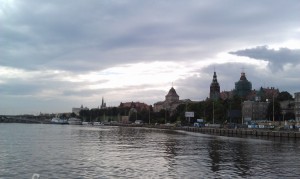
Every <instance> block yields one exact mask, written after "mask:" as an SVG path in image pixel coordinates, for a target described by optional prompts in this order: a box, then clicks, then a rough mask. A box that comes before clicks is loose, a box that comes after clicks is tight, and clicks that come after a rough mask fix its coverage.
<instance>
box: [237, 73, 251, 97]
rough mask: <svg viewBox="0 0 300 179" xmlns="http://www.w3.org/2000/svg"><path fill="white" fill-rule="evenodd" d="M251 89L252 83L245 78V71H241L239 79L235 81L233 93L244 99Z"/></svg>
mask: <svg viewBox="0 0 300 179" xmlns="http://www.w3.org/2000/svg"><path fill="white" fill-rule="evenodd" d="M251 91H252V83H251V82H250V81H248V80H247V78H246V74H245V72H242V73H241V77H240V80H239V81H238V82H235V90H234V92H235V94H236V95H238V96H239V97H241V98H244V99H246V98H247V96H248V95H249V94H250V93H251Z"/></svg>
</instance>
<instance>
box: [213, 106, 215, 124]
mask: <svg viewBox="0 0 300 179" xmlns="http://www.w3.org/2000/svg"><path fill="white" fill-rule="evenodd" d="M213 124H215V102H214V101H213Z"/></svg>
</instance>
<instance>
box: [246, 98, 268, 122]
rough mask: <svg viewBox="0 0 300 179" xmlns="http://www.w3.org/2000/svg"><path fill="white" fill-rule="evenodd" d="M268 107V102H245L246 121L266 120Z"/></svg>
mask: <svg viewBox="0 0 300 179" xmlns="http://www.w3.org/2000/svg"><path fill="white" fill-rule="evenodd" d="M268 105H269V103H268V102H261V101H244V102H243V103H242V115H243V118H244V120H245V121H247V120H248V121H249V120H266V116H267V109H268Z"/></svg>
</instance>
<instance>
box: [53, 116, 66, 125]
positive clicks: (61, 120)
mask: <svg viewBox="0 0 300 179" xmlns="http://www.w3.org/2000/svg"><path fill="white" fill-rule="evenodd" d="M50 123H51V124H68V120H67V119H61V118H58V117H54V118H52V119H51V121H50Z"/></svg>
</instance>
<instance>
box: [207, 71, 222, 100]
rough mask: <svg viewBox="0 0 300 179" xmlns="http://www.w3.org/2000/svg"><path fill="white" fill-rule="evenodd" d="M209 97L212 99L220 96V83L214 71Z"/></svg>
mask: <svg viewBox="0 0 300 179" xmlns="http://www.w3.org/2000/svg"><path fill="white" fill-rule="evenodd" d="M209 98H210V99H212V100H217V99H219V98H220V85H219V83H218V80H217V74H216V72H214V76H213V80H212V82H211V84H210V92H209Z"/></svg>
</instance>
